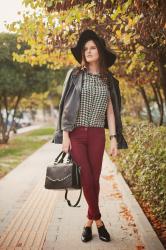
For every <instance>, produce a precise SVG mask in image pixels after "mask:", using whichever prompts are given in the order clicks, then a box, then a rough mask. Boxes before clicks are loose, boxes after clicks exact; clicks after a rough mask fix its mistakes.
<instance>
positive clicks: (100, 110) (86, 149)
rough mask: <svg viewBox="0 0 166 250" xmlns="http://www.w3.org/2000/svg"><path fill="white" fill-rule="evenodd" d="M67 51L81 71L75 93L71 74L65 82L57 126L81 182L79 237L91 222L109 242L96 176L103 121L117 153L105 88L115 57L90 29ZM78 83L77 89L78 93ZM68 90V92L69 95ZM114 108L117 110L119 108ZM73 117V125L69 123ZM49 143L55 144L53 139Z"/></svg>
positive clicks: (88, 233)
mask: <svg viewBox="0 0 166 250" xmlns="http://www.w3.org/2000/svg"><path fill="white" fill-rule="evenodd" d="M71 51H72V53H73V55H74V57H75V58H76V60H77V61H78V62H79V63H80V64H81V67H80V68H78V70H77V71H79V70H80V71H81V70H83V72H84V73H83V79H82V80H78V79H79V78H76V79H77V80H76V81H75V82H76V83H75V85H77V86H76V87H75V89H76V90H75V92H74V90H72V91H71V89H73V88H74V87H72V81H74V80H73V78H74V76H72V77H73V78H71V75H70V76H68V79H70V81H69V80H68V81H67V80H66V81H65V87H64V90H63V98H61V103H60V108H61V110H60V115H59V117H60V118H59V122H58V128H59V130H58V131H60V127H61V129H62V131H63V132H62V133H63V138H62V150H63V151H64V152H66V153H67V152H70V153H71V156H72V158H73V160H74V161H75V162H76V163H77V164H78V165H80V167H81V183H82V187H83V192H84V196H85V199H86V201H87V204H88V211H87V218H88V220H87V222H86V224H85V225H84V227H83V232H82V237H81V240H82V241H83V242H87V241H89V240H91V239H92V224H93V222H94V221H95V223H96V226H97V229H98V234H99V238H100V239H101V240H103V241H110V240H111V237H110V234H109V233H108V231H107V229H106V228H105V225H104V222H103V221H102V220H101V213H100V210H99V190H100V186H99V178H100V173H101V167H102V159H103V153H104V148H105V127H106V125H105V124H106V122H107V125H108V128H109V132H110V150H109V154H110V155H112V156H117V154H118V146H117V145H118V143H117V133H116V131H117V129H116V125H119V124H116V123H115V113H114V109H113V105H112V101H111V95H110V89H109V86H110V82H109V79H110V78H109V77H108V75H109V71H108V67H110V66H111V65H113V63H114V62H115V59H116V56H115V55H114V54H113V53H112V52H111V51H110V50H108V49H107V48H106V45H105V42H104V40H103V39H102V38H100V37H99V36H98V35H97V34H96V33H95V32H93V31H92V30H85V31H83V32H82V33H81V35H80V37H79V40H78V42H77V45H76V47H74V48H71ZM70 74H71V73H70ZM80 82H81V90H80V92H78V90H79V87H78V86H79V84H80ZM73 86H74V84H73ZM71 92H72V94H70V93H71ZM73 93H74V94H73ZM64 96H65V97H64ZM78 96H80V99H79V98H78ZM73 99H74V100H73ZM71 100H72V101H73V103H72V101H71ZM78 100H79V104H78ZM71 103H72V104H71ZM119 105H120V104H119ZM77 106H78V108H77V109H76V107H77ZM75 110H76V111H75ZM117 111H118V112H119V109H117ZM118 112H117V113H118ZM75 113H76V115H75V119H74V118H73V117H74V114H75ZM69 117H70V118H69ZM116 117H117V116H116ZM105 119H107V121H106V120H105ZM73 120H74V123H73V124H74V125H72V126H69V125H70V124H72V122H73ZM67 121H68V122H67ZM118 123H119V122H118ZM66 124H68V125H66ZM119 127H121V126H119ZM121 138H123V144H124V145H123V148H127V143H126V141H125V139H124V137H123V136H122V135H121ZM58 140H59V139H57V141H58ZM53 142H55V143H56V141H53ZM59 142H60V141H59ZM57 143H58V142H57Z"/></svg>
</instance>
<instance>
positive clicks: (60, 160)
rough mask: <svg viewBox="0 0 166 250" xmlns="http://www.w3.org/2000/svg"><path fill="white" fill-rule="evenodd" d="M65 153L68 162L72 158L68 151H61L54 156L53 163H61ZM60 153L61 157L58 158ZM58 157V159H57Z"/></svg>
mask: <svg viewBox="0 0 166 250" xmlns="http://www.w3.org/2000/svg"><path fill="white" fill-rule="evenodd" d="M66 154H68V158H67V161H69V162H70V161H71V160H72V157H71V154H70V152H69V153H65V152H64V151H61V152H60V154H59V155H58V156H57V157H56V158H55V160H54V164H56V163H62V162H63V160H64V158H65V156H66ZM61 155H62V157H61V159H59V158H60V156H61ZM58 159H59V161H58Z"/></svg>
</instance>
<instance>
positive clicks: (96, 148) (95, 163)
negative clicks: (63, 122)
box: [88, 127, 105, 219]
mask: <svg viewBox="0 0 166 250" xmlns="http://www.w3.org/2000/svg"><path fill="white" fill-rule="evenodd" d="M104 149H105V130H104V128H98V127H89V128H88V159H89V163H90V166H91V170H92V173H93V174H92V176H93V183H94V186H95V191H96V196H95V199H96V203H98V204H99V192H100V183H99V179H100V174H101V169H102V161H103V154H104ZM88 213H91V208H90V207H89V209H88ZM98 219H99V218H98Z"/></svg>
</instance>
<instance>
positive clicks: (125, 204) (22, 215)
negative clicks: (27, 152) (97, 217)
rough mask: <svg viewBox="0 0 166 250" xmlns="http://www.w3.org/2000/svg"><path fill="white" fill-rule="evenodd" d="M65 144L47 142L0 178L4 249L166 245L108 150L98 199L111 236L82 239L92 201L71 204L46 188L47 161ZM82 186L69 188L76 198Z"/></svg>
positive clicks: (126, 249)
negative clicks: (112, 160)
mask: <svg viewBox="0 0 166 250" xmlns="http://www.w3.org/2000/svg"><path fill="white" fill-rule="evenodd" d="M60 151H61V145H55V144H53V143H51V142H49V143H47V144H45V145H44V146H42V147H41V148H40V149H39V150H37V151H36V152H35V153H34V154H32V155H31V156H30V157H28V158H27V159H26V160H25V161H23V162H22V163H21V164H20V165H19V166H18V167H17V168H15V169H13V170H12V171H11V172H10V173H9V174H8V175H6V176H5V177H4V178H2V179H1V180H0V250H3V249H12V250H14V249H27V250H29V249H34V250H37V249H43V250H47V249H49V250H53V249H56V250H64V249H68V250H78V249H89V250H90V249H91V250H93V249H95V250H104V249H112V250H136V249H137V250H141V249H148V250H164V247H163V246H162V244H161V243H160V241H159V239H158V237H157V235H156V233H155V232H154V230H153V229H152V227H151V225H150V223H149V221H148V220H147V218H146V216H145V215H144V213H143V211H142V209H141V208H140V206H139V204H138V203H137V201H136V200H135V198H134V196H133V195H132V193H131V191H130V189H129V187H128V186H127V184H126V182H125V181H124V179H123V177H122V175H121V174H120V173H119V172H117V168H116V166H115V165H114V164H113V163H112V162H111V161H110V159H109V157H108V155H107V154H106V153H105V154H104V159H103V166H102V173H101V178H100V197H99V205H100V210H101V214H102V220H103V221H104V223H105V225H106V227H107V230H108V231H109V232H110V235H111V238H112V241H110V242H103V241H101V240H100V239H99V238H98V233H97V229H96V226H95V224H94V225H93V240H92V241H90V242H87V243H83V242H82V241H81V239H80V237H81V234H82V229H83V225H84V223H85V221H86V212H87V204H86V201H85V198H84V195H82V198H81V202H80V205H81V207H76V208H72V207H69V206H68V205H67V203H66V201H65V199H64V193H65V192H64V191H55V190H46V189H45V188H44V182H45V174H46V168H47V165H49V164H51V163H52V162H53V160H54V158H55V157H56V156H57V155H58V154H59V153H60ZM78 194H79V191H77V190H73V191H69V198H70V199H71V201H72V202H75V201H76V199H77V197H78Z"/></svg>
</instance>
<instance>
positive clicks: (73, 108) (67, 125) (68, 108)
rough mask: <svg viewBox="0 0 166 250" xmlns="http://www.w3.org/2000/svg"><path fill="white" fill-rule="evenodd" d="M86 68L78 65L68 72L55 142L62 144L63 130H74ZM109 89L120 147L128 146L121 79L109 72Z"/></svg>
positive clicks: (105, 126) (106, 123) (106, 126)
mask: <svg viewBox="0 0 166 250" xmlns="http://www.w3.org/2000/svg"><path fill="white" fill-rule="evenodd" d="M83 74H84V70H80V69H79V68H78V67H76V68H72V69H70V70H69V71H68V72H67V75H66V78H65V81H64V87H63V93H62V96H61V100H60V104H59V115H58V121H57V128H56V132H55V135H54V138H53V140H52V142H53V143H56V144H61V143H62V141H63V130H65V131H72V130H73V129H74V124H75V121H76V118H77V113H78V110H79V105H80V96H81V85H82V80H83ZM109 78H110V81H109V83H110V84H109V90H110V97H111V100H112V105H113V110H114V115H115V125H116V134H117V142H118V149H125V148H128V145H127V142H126V140H125V138H124V136H123V134H122V121H121V113H120V112H121V95H120V89H119V81H118V80H117V79H116V78H115V77H113V75H112V73H111V72H110V73H109ZM104 128H107V129H108V122H107V115H105V125H104Z"/></svg>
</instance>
